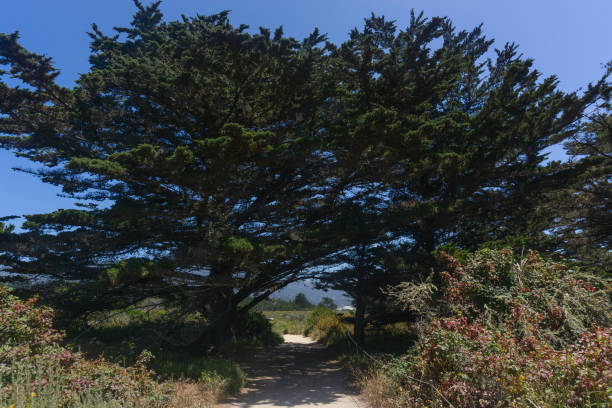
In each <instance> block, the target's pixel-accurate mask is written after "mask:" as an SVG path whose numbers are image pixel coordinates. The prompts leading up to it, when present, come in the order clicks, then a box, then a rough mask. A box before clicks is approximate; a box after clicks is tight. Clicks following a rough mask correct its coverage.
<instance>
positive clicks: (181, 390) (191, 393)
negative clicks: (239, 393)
mask: <svg viewBox="0 0 612 408" xmlns="http://www.w3.org/2000/svg"><path fill="white" fill-rule="evenodd" d="M172 387H173V388H174V395H173V396H172V399H171V400H170V402H169V405H168V408H212V407H214V406H215V404H216V403H217V402H218V401H219V400H220V398H221V396H222V395H221V394H222V392H221V390H220V389H212V388H211V387H207V386H205V385H203V384H202V383H198V382H194V381H186V380H183V381H174V382H173V383H172Z"/></svg>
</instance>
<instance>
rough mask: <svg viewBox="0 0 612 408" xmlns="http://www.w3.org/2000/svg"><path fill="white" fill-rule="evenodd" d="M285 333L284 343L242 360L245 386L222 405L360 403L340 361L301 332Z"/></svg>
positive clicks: (331, 407)
mask: <svg viewBox="0 0 612 408" xmlns="http://www.w3.org/2000/svg"><path fill="white" fill-rule="evenodd" d="M284 337H285V343H283V344H281V345H280V346H278V347H276V348H273V349H271V350H264V351H262V352H261V353H260V354H258V355H255V356H254V357H253V359H252V360H251V361H246V362H245V363H244V364H241V365H243V366H244V368H245V370H246V372H247V375H248V381H247V386H246V387H245V389H244V391H243V392H242V393H241V394H240V395H239V396H237V397H235V398H232V399H229V400H228V401H227V403H226V404H224V405H222V407H224V408H229V407H240V408H247V407H260V408H276V407H294V408H301V407H328V408H357V407H361V406H362V405H361V404H359V402H358V401H357V393H356V391H355V390H353V389H351V387H350V386H349V384H350V379H349V377H348V375H347V374H346V372H345V371H344V370H343V369H342V366H341V365H340V363H339V362H338V361H337V360H335V359H334V358H333V356H332V355H330V354H329V353H328V352H327V351H326V350H325V349H324V348H323V347H322V346H321V345H319V344H317V343H315V342H313V341H312V340H311V339H309V338H307V337H304V336H299V335H285V336H284Z"/></svg>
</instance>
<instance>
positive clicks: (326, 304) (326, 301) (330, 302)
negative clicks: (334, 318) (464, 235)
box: [317, 297, 338, 310]
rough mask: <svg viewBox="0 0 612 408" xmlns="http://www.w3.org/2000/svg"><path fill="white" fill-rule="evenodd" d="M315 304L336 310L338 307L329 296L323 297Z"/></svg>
mask: <svg viewBox="0 0 612 408" xmlns="http://www.w3.org/2000/svg"><path fill="white" fill-rule="evenodd" d="M317 306H323V307H326V308H328V309H331V310H336V309H337V308H338V305H337V304H336V302H334V300H333V299H332V298H329V297H324V298H323V299H322V300H321V302H320V303H319V304H318V305H317Z"/></svg>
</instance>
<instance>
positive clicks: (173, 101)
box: [0, 2, 609, 344]
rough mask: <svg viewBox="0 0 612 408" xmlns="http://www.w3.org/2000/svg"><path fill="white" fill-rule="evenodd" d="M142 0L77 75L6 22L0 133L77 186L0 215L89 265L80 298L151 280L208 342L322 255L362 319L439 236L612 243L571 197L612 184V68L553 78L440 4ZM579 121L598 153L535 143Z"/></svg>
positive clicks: (38, 261)
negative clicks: (45, 207)
mask: <svg viewBox="0 0 612 408" xmlns="http://www.w3.org/2000/svg"><path fill="white" fill-rule="evenodd" d="M135 4H136V6H137V12H136V14H135V16H134V19H133V21H132V24H131V26H130V27H127V28H118V29H116V33H115V35H112V36H109V35H107V34H104V33H102V32H101V31H100V30H99V29H98V28H97V27H96V26H95V25H94V26H93V28H92V32H91V33H90V36H91V50H92V52H91V56H90V62H91V69H90V70H89V72H86V73H84V74H83V75H81V76H80V78H79V80H78V81H77V83H76V85H75V86H74V87H73V88H71V89H69V88H65V87H61V86H59V85H57V84H56V83H55V78H56V77H57V75H58V71H57V70H56V69H55V68H54V67H53V65H52V61H51V59H49V58H47V57H44V56H41V55H37V54H33V53H31V52H29V51H27V50H26V49H24V48H23V47H22V46H21V45H20V44H19V42H18V35H17V34H2V35H0V65H2V66H4V67H6V71H2V72H0V79H1V82H0V147H2V148H6V149H10V150H12V151H14V152H15V153H16V154H18V155H20V156H23V157H26V158H28V159H30V160H32V161H34V162H37V163H38V164H41V165H44V167H41V168H39V169H37V170H35V171H33V173H34V174H35V175H37V176H39V177H40V178H41V179H42V180H43V181H45V182H48V183H52V184H54V185H57V186H60V187H61V188H62V191H63V193H64V194H65V195H66V196H67V197H71V198H74V199H76V200H78V201H79V203H80V206H81V208H80V209H77V210H75V209H71V210H58V211H55V212H52V213H49V214H36V215H28V216H26V222H25V224H24V228H25V229H26V232H25V233H21V234H10V233H8V232H10V231H4V227H2V228H3V231H4V232H3V233H2V234H0V242H1V243H2V244H1V245H2V246H1V249H0V262H1V263H2V264H3V265H6V266H9V267H11V268H13V271H14V272H19V273H23V274H25V275H30V276H39V275H44V276H45V277H47V278H50V279H51V280H52V279H71V280H78V281H79V282H80V283H81V284H84V285H85V284H87V285H92V287H94V288H95V290H94V292H95V295H94V296H92V298H91V299H90V301H89V304H88V305H87V308H89V309H94V308H101V307H106V308H109V307H114V308H116V307H125V306H126V305H127V304H130V303H135V302H138V301H139V300H142V299H146V298H148V297H151V296H155V297H159V298H162V299H164V300H165V301H167V302H168V303H170V304H172V306H173V310H176V311H177V313H178V314H179V316H178V318H177V321H181V317H182V316H184V315H188V314H190V313H201V314H202V316H203V317H204V318H205V320H206V324H207V328H206V330H205V333H203V334H202V336H201V338H200V339H199V340H201V341H207V342H215V343H217V344H219V343H221V342H222V341H223V339H225V338H227V337H229V335H230V334H231V332H232V326H233V325H237V324H239V322H240V319H241V316H244V314H245V312H246V311H248V310H249V309H251V308H252V307H253V306H255V305H256V304H257V303H258V302H260V301H262V300H264V299H267V298H268V297H269V296H270V294H272V293H273V292H274V291H276V290H278V289H280V288H282V287H284V286H285V285H287V284H289V283H291V282H293V281H296V280H298V279H302V278H312V277H313V276H316V277H318V278H320V284H321V285H322V286H325V287H333V288H338V289H340V290H344V291H346V292H347V293H349V294H350V295H351V296H352V297H353V298H354V299H355V305H356V308H357V311H356V319H355V332H356V334H357V337H358V338H359V337H361V333H363V328H364V327H365V320H366V316H367V315H368V314H372V315H373V314H374V313H375V312H376V311H378V312H380V311H381V310H386V309H385V307H386V306H387V305H386V304H385V302H384V301H381V297H382V296H381V288H382V287H385V286H386V285H389V284H393V283H398V282H401V281H405V280H418V279H423V278H424V277H425V276H426V275H428V274H429V271H430V269H431V268H432V267H434V266H435V265H436V257H435V255H434V252H435V249H436V248H438V247H440V246H442V245H452V246H454V247H456V248H457V250H460V251H463V250H474V249H476V248H478V247H479V246H480V245H481V244H482V243H483V242H503V241H507V239H508V237H520V240H524V241H522V242H525V243H529V244H530V246H533V247H537V248H541V249H548V250H550V251H554V250H557V249H559V248H560V247H562V248H563V250H565V251H566V252H567V253H584V251H582V250H581V251H576V250H574V249H572V248H573V247H576V245H578V243H579V242H583V241H584V240H582V238H583V237H584V238H586V237H589V238H588V240H589V241H588V242H587V243H581V244H579V245H578V246H580V247H582V248H586V247H589V248H590V252H591V253H595V252H598V253H599V254H600V255H601V253H604V254H608V252H609V251H608V252H606V248H607V246H608V244H609V243H608V241H607V239H608V238H609V237H606V236H603V237H602V235H601V234H602V233H603V234H604V235H605V225H606V224H605V222H607V219H606V218H605V217H606V216H607V215H608V213H609V208H607V207H606V204H601V205H598V206H597V207H594V208H587V206H586V204H584V203H586V202H587V201H588V200H590V199H591V198H592V197H597V199H602V200H603V199H605V200H607V199H608V198H607V196H606V194H607V193H608V192H609V188H608V185H607V182H608V181H609V180H608V178H609V163H608V161H607V155H608V153H607V150H606V149H607V147H606V146H608V145H607V144H605V143H607V142H600V139H597V138H604V139H605V138H606V137H607V135H608V136H609V132H608V133H606V132H607V130H606V129H607V127H606V126H607V125H606V126H602V123H603V124H607V123H608V122H606V121H607V120H608V119H607V118H609V116H606V115H607V114H604V115H602V116H601V118H603V122H601V123H600V122H598V121H596V120H591V122H592V123H591V125H589V126H590V127H589V126H586V127H585V126H584V125H585V119H584V112H585V110H586V109H587V108H588V107H590V106H592V105H593V104H595V103H599V102H601V101H602V100H607V99H606V98H607V97H609V95H608V93H609V86H608V84H607V83H606V81H607V76H605V77H604V78H603V79H602V80H601V81H599V82H598V83H596V84H593V85H592V86H589V87H588V89H587V90H586V91H585V92H584V93H583V94H581V95H578V94H576V93H570V94H566V93H564V92H561V91H560V90H558V89H557V82H558V81H557V79H556V78H555V77H549V78H543V77H542V76H541V74H540V73H539V72H538V71H537V70H535V69H534V68H533V61H532V60H530V59H526V58H524V57H523V56H522V55H520V54H519V53H518V48H517V46H516V45H514V44H506V45H505V46H503V47H501V48H500V49H497V50H496V51H495V55H494V58H492V59H487V58H486V55H487V52H488V50H489V49H490V47H491V44H492V41H491V40H488V39H487V38H486V37H485V36H484V35H483V33H482V31H481V28H480V27H477V28H475V29H473V30H471V31H458V30H456V29H455V28H454V27H453V26H452V24H451V22H450V20H449V19H447V18H439V17H436V18H432V19H426V18H424V17H423V16H422V15H416V14H414V13H413V14H412V15H411V20H410V24H409V25H408V26H407V27H405V28H404V29H398V27H396V25H395V23H394V22H391V21H388V20H386V19H385V18H384V17H377V16H374V15H373V16H371V17H370V18H368V19H366V20H365V24H364V26H363V28H361V29H354V30H352V31H351V32H350V35H349V39H348V40H347V41H345V42H344V43H342V44H340V45H334V44H330V43H324V41H325V36H322V35H320V34H319V33H318V31H317V30H315V31H314V32H313V33H312V34H311V35H310V36H309V37H308V38H306V39H304V40H303V41H297V40H295V39H293V38H288V37H286V36H284V34H283V32H282V29H278V30H276V31H275V32H274V33H271V32H270V31H269V30H267V29H263V28H262V29H260V30H259V32H258V33H251V32H249V31H247V28H248V27H247V26H244V25H241V26H239V27H234V26H232V25H231V24H230V22H229V19H228V13H227V12H222V13H219V14H216V15H212V16H196V17H193V18H187V17H183V19H182V20H180V21H173V22H166V21H164V20H163V18H162V15H161V13H160V11H159V3H153V4H151V5H149V6H146V7H145V6H143V5H142V4H141V3H139V2H135ZM7 77H11V78H12V81H10V82H11V83H14V81H17V82H20V85H19V86H14V85H8V84H7V83H8V82H9V81H6V80H5V79H6V78H7ZM600 109H601V111H602V112H603V111H607V110H609V106H608V105H606V104H605V103H604V104H601V106H600ZM598 123H599V125H598ZM608 130H609V129H608ZM593 135H599V136H593ZM593 138H595V139H597V142H596V143H594V142H593V141H594V140H595V139H593ZM572 140H578V141H580V144H572V145H571V146H572V147H571V148H572V149H574V150H575V152H576V153H577V154H582V153H584V152H586V150H584V149H586V148H587V147H589V148H591V147H592V146H599V147H598V148H597V149H594V150H593V149H592V150H593V151H589V153H588V154H591V153H593V152H596V153H597V154H595V153H593V154H592V156H593V157H591V158H588V159H585V160H581V161H579V162H578V163H576V164H572V165H563V164H560V163H554V162H553V163H548V164H547V163H546V154H545V153H544V152H545V149H547V148H549V147H550V146H552V145H555V144H558V143H561V142H564V141H572ZM601 140H603V139H601ZM606 140H607V139H606ZM601 143H604V144H601ZM581 149H582V150H581ZM602 149H603V150H602ZM601 152H603V153H604V154H603V156H602V155H601V154H600V153H601ZM585 175H586V176H585ZM585 177H587V178H588V182H587V183H586V185H585ZM568 186H574V187H573V188H574V191H575V189H576V187H575V186H583V187H584V188H583V190H585V191H583V192H582V193H579V194H578V195H577V196H576V199H577V200H579V201H581V203H582V204H580V208H583V210H582V211H581V215H579V216H577V215H572V214H569V213H567V212H566V214H565V215H564V217H565V218H567V219H568V221H566V222H565V224H564V225H565V226H567V227H561V226H560V227H559V228H560V229H562V228H566V231H565V232H563V236H565V237H569V236H570V235H572V234H574V235H576V237H572V239H571V243H568V244H567V245H560V244H559V242H552V241H554V240H551V231H550V228H551V226H552V224H551V220H552V219H553V218H554V217H555V213H554V211H552V210H551V209H550V208H549V207H547V206H546V204H545V203H546V200H550V199H551V197H554V196H555V195H556V194H560V192H565V191H567V189H568ZM568 202H569V201H568ZM605 202H607V201H605ZM582 214H583V215H582ZM602 216H603V217H604V218H601V217H602ZM557 218H559V217H558V216H557ZM585 218H586V219H589V220H591V221H592V222H591V221H589V223H590V224H589V225H588V226H587V225H583V224H584V223H583V221H582V220H583V219H585ZM600 224H601V228H599V229H598V228H596V226H597V225H600ZM578 231H581V232H579V233H578ZM593 234H596V235H597V237H595V238H591V237H592V236H593ZM581 240H582V241H581ZM601 249H603V251H602V250H601ZM366 305H367V307H366ZM302 306H303V307H307V306H308V307H310V306H311V305H306V303H304V304H303V305H302ZM379 315H380V313H379Z"/></svg>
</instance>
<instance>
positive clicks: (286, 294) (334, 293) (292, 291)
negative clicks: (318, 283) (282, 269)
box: [271, 281, 352, 307]
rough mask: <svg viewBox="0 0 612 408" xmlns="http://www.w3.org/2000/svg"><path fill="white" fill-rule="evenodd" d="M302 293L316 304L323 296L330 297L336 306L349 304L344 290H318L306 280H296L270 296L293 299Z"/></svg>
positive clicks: (349, 301)
mask: <svg viewBox="0 0 612 408" xmlns="http://www.w3.org/2000/svg"><path fill="white" fill-rule="evenodd" d="M300 292H301V293H303V294H305V295H306V297H307V298H308V300H310V302H311V303H314V304H318V303H319V302H321V300H322V299H323V298H324V297H329V298H332V299H333V301H334V303H336V304H337V305H338V307H342V306H349V305H351V304H352V303H351V299H350V298H349V297H348V296H346V295H345V294H344V292H341V291H338V290H328V291H324V290H319V289H315V288H313V287H312V284H311V283H310V282H308V281H304V282H296V283H292V284H290V285H287V286H286V287H285V288H284V289H281V290H279V291H278V292H276V293H275V294H274V295H272V296H271V297H272V298H276V299H283V300H293V298H295V295H297V294H298V293H300Z"/></svg>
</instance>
